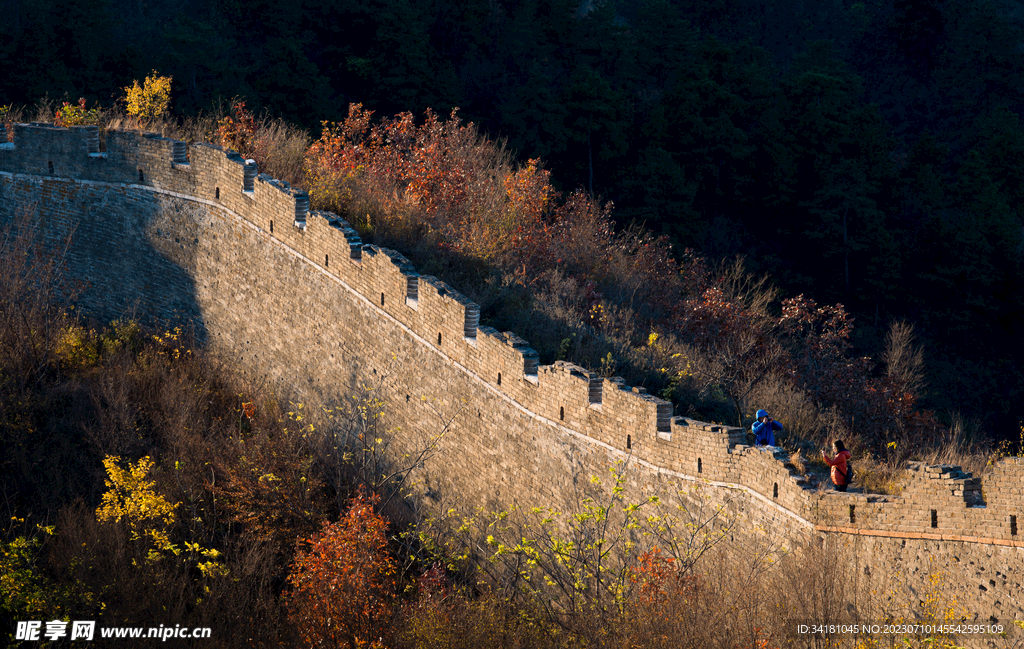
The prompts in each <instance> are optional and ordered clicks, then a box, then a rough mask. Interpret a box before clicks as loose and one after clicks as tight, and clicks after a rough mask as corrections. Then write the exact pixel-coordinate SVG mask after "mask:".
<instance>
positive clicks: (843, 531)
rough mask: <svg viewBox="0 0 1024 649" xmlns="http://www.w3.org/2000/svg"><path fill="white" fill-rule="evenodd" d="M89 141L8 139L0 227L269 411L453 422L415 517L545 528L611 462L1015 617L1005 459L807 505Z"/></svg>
mask: <svg viewBox="0 0 1024 649" xmlns="http://www.w3.org/2000/svg"><path fill="white" fill-rule="evenodd" d="M96 135H97V134H96V131H95V129H91V128H73V129H57V128H53V127H50V126H34V125H16V126H15V127H14V142H13V143H11V144H2V143H0V222H7V221H11V220H13V219H15V217H17V216H18V215H19V214H25V213H27V214H37V215H38V217H39V220H38V225H39V228H40V232H41V234H42V235H43V236H44V237H45V238H47V239H49V240H51V241H56V240H59V239H60V238H62V237H64V236H66V235H67V234H70V233H72V232H73V233H74V239H73V240H74V245H73V246H72V248H71V250H70V251H69V257H68V269H69V272H70V273H71V274H72V275H74V276H76V277H78V278H81V279H84V280H87V281H88V282H89V285H88V287H87V289H86V290H85V292H84V293H83V295H82V297H81V305H82V307H83V308H84V309H86V310H87V311H89V312H90V313H92V314H94V315H97V316H99V317H101V318H104V319H111V318H114V317H117V316H120V315H123V314H125V313H136V314H147V315H148V316H150V317H154V318H157V319H160V320H166V321H168V322H190V323H194V324H195V326H196V328H197V331H198V333H199V335H200V337H201V338H202V339H203V340H205V341H206V342H207V343H208V344H209V346H210V348H211V349H213V350H214V351H215V352H217V353H219V354H221V355H223V356H225V357H227V358H231V359H237V360H238V361H241V364H240V366H244V367H248V368H256V369H255V370H254V371H256V372H259V373H261V374H262V375H264V376H265V377H266V379H267V380H269V381H270V382H271V383H272V384H273V385H275V386H277V387H278V389H279V390H281V391H282V392H283V393H284V392H287V393H288V394H289V395H296V396H301V397H302V398H309V399H314V400H316V401H317V402H319V403H320V404H322V405H325V406H329V405H332V404H333V403H336V402H337V401H338V400H340V399H342V398H343V397H344V395H346V394H350V393H351V392H352V391H353V390H355V389H357V388H358V386H359V385H360V384H361V383H363V382H374V381H376V380H378V379H379V378H380V377H382V376H384V375H388V376H389V377H390V379H389V381H388V382H387V383H386V389H385V395H386V397H387V399H388V401H389V407H388V416H389V418H390V421H391V423H392V424H393V425H396V426H399V427H401V430H402V436H401V443H402V444H403V445H404V446H403V447H402V448H404V449H406V450H408V449H413V448H416V447H417V446H418V445H420V444H422V443H423V439H425V438H426V437H429V436H430V435H432V434H434V433H436V432H437V431H438V430H439V420H438V412H440V413H441V414H442V415H452V414H454V413H456V412H458V413H459V414H458V417H457V418H456V421H455V425H454V426H453V427H452V429H451V432H450V433H449V434H448V435H447V436H446V438H445V439H444V441H443V444H442V453H441V456H440V457H438V458H437V459H436V460H435V461H434V462H433V464H432V467H427V468H426V469H425V470H424V471H422V472H421V473H420V474H419V475H418V476H417V479H419V480H421V481H422V483H421V493H424V494H427V496H426V497H427V498H428V499H429V498H438V497H453V496H454V497H459V498H462V499H463V500H465V501H466V502H467V503H468V504H471V505H480V506H484V507H500V506H507V505H508V504H509V503H511V502H513V501H517V502H520V503H523V504H527V505H535V504H539V505H553V506H556V507H563V506H565V505H566V504H571V503H570V501H571V499H572V498H573V497H574V494H576V493H578V480H579V479H580V477H581V476H583V477H584V479H585V477H586V476H588V475H591V474H607V470H608V467H610V466H612V465H613V464H614V463H615V462H617V461H624V460H627V459H628V460H629V461H630V463H631V464H632V466H633V467H635V468H636V471H635V472H634V475H633V479H632V482H633V483H634V485H635V486H634V487H633V490H634V491H633V495H635V496H637V497H639V496H641V495H643V494H646V493H654V492H657V491H659V490H664V489H665V488H666V485H667V484H668V483H669V482H671V481H678V482H682V483H684V484H691V485H692V484H696V483H702V484H704V485H705V486H706V488H707V489H708V490H710V491H711V492H713V493H714V494H715V496H714V498H715V499H716V500H717V501H718V502H729V503H730V505H729V506H730V507H731V508H732V509H733V510H734V511H736V512H738V513H740V514H742V516H743V517H744V519H745V520H746V521H748V522H749V523H750V524H758V525H761V526H763V527H768V528H773V529H784V530H787V531H788V533H789V534H790V535H791V536H792V537H793V538H795V539H803V540H805V541H806V540H807V539H809V538H811V536H813V535H825V536H827V537H829V538H830V539H831V538H834V539H841V542H842V543H843V544H845V545H847V546H849V547H851V548H853V549H854V550H856V556H857V557H858V558H857V562H858V565H857V566H856V568H857V570H860V571H861V573H863V574H862V576H861V577H858V579H859V580H860V581H863V582H864V583H865V584H875V585H879V584H882V582H883V581H884V579H889V578H892V577H893V576H894V575H897V574H898V575H903V576H905V578H906V581H907V584H905V589H907V590H906V592H911V593H916V592H923V591H922V590H921V589H923V588H924V585H923V582H922V581H920V579H923V575H926V574H931V573H933V572H934V571H936V570H940V571H945V572H946V573H947V576H948V578H950V579H952V581H953V582H954V583H956V584H962V585H963V586H962V594H963V596H964V597H965V598H966V599H967V601H968V602H970V603H972V604H974V605H975V606H976V608H978V610H979V611H981V610H982V609H985V610H989V609H990V610H992V611H998V612H999V613H1000V615H999V616H1000V617H1002V616H1003V613H1004V612H1005V613H1006V614H1007V615H1009V614H1014V613H1013V612H1014V611H1016V613H1015V614H1017V615H1018V616H1019V615H1020V613H1021V612H1024V603H1022V602H1024V590H1022V588H1021V584H1020V575H1021V574H1024V536H1022V535H1021V533H1020V531H1019V527H1020V524H1019V523H1018V522H1017V521H1018V517H1019V515H1020V513H1021V510H1022V509H1024V507H1022V504H1024V495H1022V488H1024V462H1022V460H1021V459H1019V458H1008V459H1004V460H1002V461H1000V462H999V463H998V464H997V465H996V466H995V467H994V468H993V469H992V470H991V472H990V473H989V474H988V475H987V476H986V478H985V480H984V481H982V480H979V479H978V478H975V477H973V476H969V475H964V474H962V472H961V471H960V470H959V468H957V467H928V466H922V465H912V466H911V467H910V469H909V470H908V481H907V487H906V489H905V491H904V492H903V493H902V494H901V495H900V496H873V495H865V494H858V493H849V494H838V493H835V492H824V493H822V492H819V491H817V490H814V489H811V488H810V487H809V486H808V485H807V484H806V483H805V482H804V481H803V480H802V479H801V478H799V477H798V476H796V475H794V472H793V471H792V470H791V468H790V467H789V466H788V465H787V463H786V458H785V457H782V456H781V455H777V454H776V453H775V452H773V451H772V450H771V449H763V448H762V449H758V448H749V447H746V446H744V445H743V441H744V432H743V431H741V430H739V429H736V428H730V427H726V426H719V425H713V424H707V423H704V422H699V421H694V420H691V419H687V418H683V417H676V418H671V410H670V405H669V404H667V402H664V401H662V400H660V399H658V398H656V397H654V396H652V395H648V394H646V393H644V392H643V390H640V389H634V388H630V387H629V386H625V385H624V384H623V383H622V381H621V380H620V379H607V378H601V377H599V376H597V375H595V374H594V373H592V372H589V371H587V370H584V369H583V368H580V367H577V366H574V365H572V364H569V363H561V362H559V363H556V364H554V365H551V366H543V367H538V364H537V354H536V352H534V351H533V350H532V349H531V348H530V346H529V344H528V343H527V342H526V341H524V340H522V339H520V338H519V337H518V336H516V335H515V334H514V333H511V332H506V333H500V332H498V331H496V330H494V329H492V328H489V327H480V326H478V317H479V309H478V308H477V307H476V305H474V304H472V303H471V302H470V301H469V300H467V299H466V298H465V297H464V296H462V295H461V294H459V293H458V291H456V290H455V289H453V288H452V287H450V286H447V285H446V284H444V283H443V282H441V281H440V280H438V279H436V278H433V277H429V276H420V275H419V274H418V273H417V272H416V270H415V268H413V266H412V265H411V264H410V263H409V261H408V260H407V259H406V258H405V257H403V256H402V255H400V254H399V253H396V252H394V251H390V250H386V249H382V248H379V247H377V246H371V245H364V244H363V243H362V242H361V241H360V239H359V236H358V235H357V234H356V233H355V231H354V230H352V228H351V227H350V226H349V225H348V224H347V223H345V222H344V221H343V220H342V219H340V218H339V217H337V216H336V215H333V214H328V213H319V212H310V211H309V210H308V198H307V197H306V195H305V194H304V192H301V191H297V190H294V189H292V188H290V187H288V186H287V185H286V184H285V183H281V182H279V181H276V180H274V179H273V178H270V177H268V176H265V175H258V176H257V175H255V173H254V172H255V169H254V168H253V165H252V164H251V163H249V162H247V161H245V160H243V159H242V158H241V157H240V156H238V155H237V154H235V153H234V152H231V151H223V150H221V149H220V148H218V147H216V146H212V145H207V144H202V145H196V146H192V147H188V148H187V149H186V148H185V147H184V146H183V145H182V144H181V143H176V142H174V141H172V140H168V139H166V138H162V137H159V136H157V135H153V134H145V133H135V132H116V131H115V132H110V133H108V134H107V135H106V151H104V152H102V153H101V152H99V145H98V139H97V137H96ZM399 450H401V449H399ZM837 542H838V541H837ZM894 571H895V572H894ZM858 574H860V573H858ZM913 575H919V576H921V577H920V578H919V579H918V580H917V581H915V577H913ZM873 580H876V581H877V584H876V583H875V581H873ZM879 587H881V586H879ZM986 607H988V608H987V609H986Z"/></svg>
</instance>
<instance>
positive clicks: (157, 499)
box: [96, 455, 177, 549]
mask: <svg viewBox="0 0 1024 649" xmlns="http://www.w3.org/2000/svg"><path fill="white" fill-rule="evenodd" d="M120 463H121V458H119V457H113V456H110V455H108V456H107V457H106V458H104V460H103V467H104V468H105V469H106V470H107V480H105V481H104V484H105V485H106V486H107V492H106V493H105V494H103V499H102V500H101V501H100V506H99V507H98V508H97V509H96V518H98V519H99V520H101V521H104V522H120V521H121V519H122V518H124V519H127V522H128V525H129V527H130V528H131V530H132V536H133V537H134V538H139V531H140V529H141V530H142V532H143V533H144V534H145V535H146V536H149V537H152V538H153V540H154V541H155V542H156V544H157V546H159V547H161V549H164V548H166V546H167V545H168V543H169V542H168V540H167V534H166V532H165V531H164V530H162V529H158V527H157V525H159V526H160V527H163V528H166V527H167V526H169V525H171V524H172V523H173V522H174V510H175V508H176V507H177V504H171V503H170V502H168V501H167V499H166V498H164V497H163V496H161V495H160V494H158V493H157V492H156V491H154V489H153V486H154V485H155V484H156V483H155V482H153V481H151V480H147V479H146V478H147V477H148V475H149V471H150V469H152V468H153V460H151V459H150V458H149V456H146V457H144V458H142V459H141V460H139V461H138V463H137V464H135V466H132V465H131V463H129V464H128V468H126V469H122V468H121V466H120ZM161 522H162V523H163V524H162V525H160V523H161Z"/></svg>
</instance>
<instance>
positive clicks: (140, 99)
mask: <svg viewBox="0 0 1024 649" xmlns="http://www.w3.org/2000/svg"><path fill="white" fill-rule="evenodd" d="M124 91H125V103H126V104H127V107H128V114H129V115H132V116H134V117H137V118H139V119H141V120H144V121H145V120H151V119H156V118H157V117H160V116H161V115H163V114H164V113H165V112H166V111H167V107H168V105H169V104H170V103H171V77H161V76H160V75H159V73H157V71H156V70H153V74H151V75H149V76H148V77H146V80H145V81H144V82H143V83H142V85H139V82H138V81H135V82H134V83H133V84H132V85H131V86H128V87H126V88H125V89H124Z"/></svg>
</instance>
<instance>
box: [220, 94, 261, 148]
mask: <svg viewBox="0 0 1024 649" xmlns="http://www.w3.org/2000/svg"><path fill="white" fill-rule="evenodd" d="M231 108H232V109H233V110H234V112H235V116H234V117H231V116H230V115H228V116H226V117H224V118H223V119H221V120H220V121H219V122H218V123H217V132H216V134H215V135H214V141H215V142H216V143H217V144H219V145H220V146H222V147H226V148H229V149H234V150H235V151H238V152H239V153H240V154H242V155H243V156H244V157H246V158H256V161H257V163H262V162H263V160H261V159H260V158H262V156H258V151H257V149H258V148H259V142H258V141H257V137H256V127H257V124H256V117H255V116H254V115H253V114H252V111H250V110H246V108H245V102H244V101H237V100H236V101H235V102H233V103H232V104H231Z"/></svg>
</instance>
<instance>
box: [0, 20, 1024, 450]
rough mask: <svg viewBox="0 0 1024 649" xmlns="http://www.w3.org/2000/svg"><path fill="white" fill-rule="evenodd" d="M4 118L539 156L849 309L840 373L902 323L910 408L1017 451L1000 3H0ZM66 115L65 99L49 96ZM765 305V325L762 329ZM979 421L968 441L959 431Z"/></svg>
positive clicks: (1017, 133) (1011, 144) (1016, 95)
mask: <svg viewBox="0 0 1024 649" xmlns="http://www.w3.org/2000/svg"><path fill="white" fill-rule="evenodd" d="M0 12H2V13H0V35H2V38H0V61H2V63H3V66H4V68H5V69H6V70H8V74H6V75H4V76H3V78H0V101H2V102H4V103H5V104H7V103H15V104H25V105H27V104H32V103H33V102H35V101H36V100H37V99H38V98H39V97H41V96H44V95H46V94H47V93H49V95H50V97H51V98H60V97H63V96H64V95H65V93H66V94H67V97H68V100H69V101H72V102H74V100H75V99H77V97H79V96H85V97H86V98H87V99H88V101H89V104H90V106H92V105H94V104H95V103H96V102H97V101H98V102H100V103H101V104H102V105H103V106H105V107H107V106H109V105H110V104H111V102H112V101H113V100H114V99H115V97H117V96H120V94H121V93H122V89H123V88H124V86H126V85H128V84H130V83H131V81H132V79H135V78H141V77H143V76H144V75H146V74H149V73H150V71H151V70H152V69H154V68H155V69H158V70H160V71H162V72H163V73H164V74H169V75H171V76H173V78H174V93H173V94H174V102H175V108H176V110H177V111H178V112H180V113H183V114H187V115H192V116H194V115H196V114H198V113H199V112H200V111H204V112H209V111H211V110H213V109H214V107H215V106H216V105H217V104H218V103H224V102H226V101H227V100H228V98H230V97H235V96H240V97H245V99H246V101H247V102H248V103H249V106H250V108H253V109H255V110H256V111H257V113H259V112H260V111H261V110H263V109H269V110H270V111H272V114H273V115H280V116H282V117H284V118H286V119H288V120H290V121H292V122H294V123H298V124H300V125H301V126H302V127H303V128H304V129H314V136H316V135H318V133H317V132H316V129H317V128H318V126H319V120H321V119H328V120H331V121H342V120H344V118H345V116H346V112H347V109H348V106H349V104H351V103H361V104H362V105H363V106H365V107H366V108H367V109H371V110H375V111H377V117H378V118H380V117H384V116H390V115H394V114H396V113H398V112H399V111H412V112H413V113H414V114H415V115H416V116H417V119H420V118H421V116H422V115H423V111H424V110H426V109H427V108H432V109H434V110H435V111H436V112H437V113H438V114H440V115H447V114H448V113H449V111H450V110H451V108H452V107H455V106H458V107H460V108H461V112H460V114H461V115H462V116H463V118H464V119H465V120H467V121H472V122H474V123H476V124H477V125H479V128H480V129H481V132H482V133H484V134H486V135H487V136H488V137H490V138H491V139H493V140H501V141H506V142H507V145H508V148H509V150H510V151H512V152H514V155H515V157H516V159H517V161H518V162H520V163H525V162H526V160H529V159H543V160H544V161H545V162H546V164H547V165H548V166H549V169H550V170H551V172H552V177H551V182H552V185H553V186H554V187H555V188H557V189H558V190H560V191H562V192H563V193H564V194H568V193H569V192H571V191H573V190H575V189H576V188H578V187H582V188H584V190H585V191H586V193H587V194H590V195H593V196H596V197H599V198H601V199H602V200H603V201H612V202H614V204H615V206H616V207H615V210H614V211H613V212H612V218H613V219H614V220H615V222H616V223H617V224H618V225H619V226H627V225H628V224H630V223H640V224H643V225H644V226H645V227H646V228H648V229H649V230H650V231H651V232H653V233H655V234H664V235H666V236H668V237H669V240H670V242H671V243H672V244H673V245H674V250H675V251H676V252H675V255H674V256H676V257H677V258H680V257H681V256H682V251H683V250H685V249H686V248H692V249H694V250H697V251H698V253H699V254H700V255H701V256H703V257H705V258H707V259H709V260H712V261H714V262H717V261H718V260H722V259H724V260H732V259H733V258H735V256H736V255H737V254H740V255H743V256H744V257H745V258H746V264H747V270H748V271H749V272H752V273H754V274H755V275H760V274H764V273H768V274H770V275H771V277H772V281H773V282H774V283H775V285H776V286H778V287H779V289H780V290H781V291H782V293H781V295H780V297H783V298H793V297H796V296H797V295H800V294H803V295H806V296H810V297H812V298H813V299H815V300H816V301H817V302H818V303H821V304H833V303H837V302H839V303H842V304H843V305H844V306H845V309H846V311H847V312H848V313H849V314H850V315H851V316H852V317H854V318H855V319H856V323H857V326H856V328H855V329H854V330H853V334H852V338H851V342H852V344H853V346H854V351H855V354H856V355H858V356H864V355H867V356H872V357H874V358H879V357H880V356H881V353H882V351H883V349H884V346H885V337H886V334H887V332H888V329H889V326H890V324H891V323H893V322H898V321H900V320H907V321H909V322H911V323H913V324H914V325H915V331H916V332H917V335H918V337H919V340H920V341H921V342H922V343H923V345H922V349H923V352H924V360H925V365H924V369H925V374H926V379H927V380H926V382H925V387H924V389H923V390H922V392H921V395H920V396H921V398H922V404H923V406H924V407H925V408H927V409H929V410H932V411H934V412H935V413H936V415H937V416H938V417H939V418H940V419H941V420H942V421H943V422H944V423H946V424H949V423H951V422H952V421H953V420H954V419H955V418H956V416H957V415H958V414H959V415H960V416H961V417H962V418H963V419H964V420H965V421H967V422H968V428H972V427H977V429H978V430H980V431H982V432H983V433H984V434H986V435H988V434H991V435H994V436H995V437H996V439H997V440H1007V439H1009V440H1015V439H1016V438H1017V434H1018V433H1017V430H1018V423H1019V420H1020V419H1021V413H1019V412H1017V411H1016V410H1015V408H1016V406H1015V405H1014V404H1017V403H1020V401H1021V399H1020V395H1021V386H1022V385H1024V383H1022V378H1021V374H1020V372H1019V369H1018V367H1017V366H1018V365H1019V364H1018V363H1015V362H1013V360H1012V359H1015V358H1017V357H1019V356H1021V353H1022V351H1024V350H1022V349H1021V348H1020V340H1021V339H1022V336H1021V335H1020V333H1021V331H1020V327H1021V304H1022V297H1021V294H1020V289H1019V287H1020V286H1021V277H1020V272H1021V269H1020V255H1019V253H1020V247H1021V246H1020V236H1021V235H1020V222H1021V217H1020V214H1019V208H1018V206H1019V205H1020V204H1021V200H1020V196H1019V195H1018V194H1019V189H1020V187H1021V177H1022V170H1021V167H1020V163H1019V161H1020V159H1021V156H1020V151H1021V142H1022V140H1021V130H1020V113H1021V106H1022V104H1021V97H1020V88H1021V87H1024V86H1022V84H1021V83H1020V81H1021V72H1022V70H1021V62H1020V57H1019V56H1018V51H1019V47H1020V43H1021V34H1022V32H1021V15H1020V12H1019V8H1017V7H1016V5H1015V4H1013V3H1008V2H1002V1H999V0H985V1H983V2H973V1H967V0H955V1H945V2H932V1H914V2H909V1H904V0H885V1H878V2H875V1H870V2H863V3H861V2H856V3H838V4H831V5H828V6H827V7H825V6H817V5H814V6H812V5H807V6H804V5H787V6H785V7H774V6H770V5H769V4H766V3H763V2H760V1H758V2H753V1H748V0H741V1H737V2H727V3H713V4H712V5H707V3H694V2H687V1H685V0H674V1H669V2H663V1H651V2H643V3H639V4H638V3H633V2H630V3H624V2H613V1H606V2H588V3H580V2H571V1H569V2H561V1H553V2H547V1H544V2H527V3H503V2H491V3H480V2H466V3H455V4H452V3H438V2H425V3H403V2H399V3H394V2H392V3H383V4H370V5H367V4H359V3H349V2H337V3H305V4H299V5H295V6H293V7H292V8H290V9H289V10H287V11H284V10H282V8H280V7H278V6H276V5H273V4H272V3H261V4H257V5H247V6H246V7H245V9H244V10H243V9H241V8H239V7H236V6H235V5H233V4H231V3H224V2H207V1H199V0H188V1H184V0H183V1H181V2H171V3H156V4H154V3H145V4H135V5H132V6H131V7H127V6H120V5H116V6H115V5H114V4H111V3H110V2H107V1H101V2H98V3H94V5H93V6H92V7H91V9H90V10H89V11H88V12H83V11H81V10H80V8H79V7H77V6H74V5H72V4H69V3H67V2H65V1H64V0H40V1H39V2H31V3H25V2H12V3H7V4H5V5H3V6H2V7H0ZM58 101H59V100H58ZM779 314H780V313H779V311H777V310H776V311H775V312H774V315H776V316H778V315H779ZM971 422H973V424H972V423H971Z"/></svg>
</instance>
